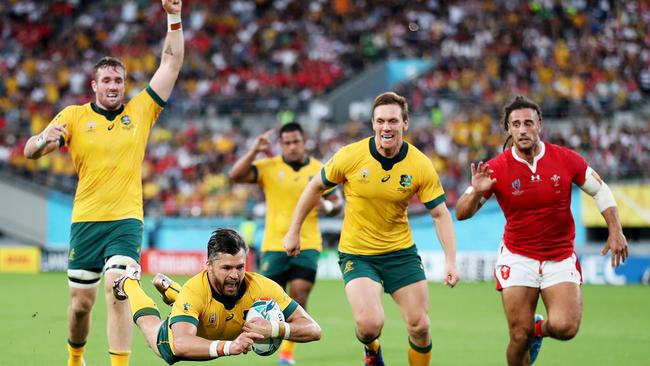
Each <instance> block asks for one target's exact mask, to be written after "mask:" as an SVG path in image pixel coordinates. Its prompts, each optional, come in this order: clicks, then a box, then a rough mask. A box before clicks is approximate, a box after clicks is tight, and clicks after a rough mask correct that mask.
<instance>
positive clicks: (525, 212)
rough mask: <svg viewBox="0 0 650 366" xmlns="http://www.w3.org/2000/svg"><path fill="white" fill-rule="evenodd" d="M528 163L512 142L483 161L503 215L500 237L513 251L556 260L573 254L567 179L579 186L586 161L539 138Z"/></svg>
mask: <svg viewBox="0 0 650 366" xmlns="http://www.w3.org/2000/svg"><path fill="white" fill-rule="evenodd" d="M540 144H541V147H542V149H541V151H540V153H539V154H538V155H537V156H536V157H535V159H534V161H533V164H532V165H530V164H528V162H526V161H525V160H523V159H521V158H519V157H518V156H516V155H515V152H514V147H513V148H511V149H509V150H506V151H504V152H503V153H502V154H500V155H499V156H497V157H495V158H494V159H491V160H490V161H488V163H489V164H490V168H491V169H492V170H494V174H493V175H492V177H493V178H496V179H497V182H496V184H495V185H494V186H493V187H492V191H489V192H486V194H485V197H486V198H489V197H490V196H491V195H492V194H493V193H494V194H495V195H496V198H497V202H498V203H499V206H501V209H502V210H503V214H504V215H505V217H506V227H505V231H504V233H503V241H504V243H505V245H506V247H507V248H508V249H509V250H510V251H511V252H513V253H517V254H521V255H524V256H526V257H529V258H534V259H537V260H562V259H565V258H568V257H569V256H571V254H572V253H573V240H574V238H575V224H574V222H573V216H572V215H571V183H575V184H577V185H583V184H584V182H585V172H586V170H587V162H586V161H585V159H583V158H582V157H581V156H580V155H579V154H578V153H576V152H575V151H573V150H570V149H568V148H565V147H562V146H558V145H554V144H550V143H543V142H541V141H540Z"/></svg>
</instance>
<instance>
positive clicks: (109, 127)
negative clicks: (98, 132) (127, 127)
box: [108, 122, 115, 131]
mask: <svg viewBox="0 0 650 366" xmlns="http://www.w3.org/2000/svg"><path fill="white" fill-rule="evenodd" d="M113 127H115V122H113V123H111V124H110V125H108V130H109V131H110V130H112V129H113Z"/></svg>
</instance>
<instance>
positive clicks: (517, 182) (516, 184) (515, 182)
mask: <svg viewBox="0 0 650 366" xmlns="http://www.w3.org/2000/svg"><path fill="white" fill-rule="evenodd" d="M511 185H512V189H514V191H512V194H513V195H515V196H519V195H520V194H522V193H524V191H522V190H521V181H520V180H519V179H515V180H513V181H512V184H511Z"/></svg>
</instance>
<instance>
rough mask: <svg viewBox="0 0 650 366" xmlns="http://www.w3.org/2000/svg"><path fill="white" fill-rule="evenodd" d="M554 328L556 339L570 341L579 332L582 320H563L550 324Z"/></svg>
mask: <svg viewBox="0 0 650 366" xmlns="http://www.w3.org/2000/svg"><path fill="white" fill-rule="evenodd" d="M549 325H550V328H551V330H552V333H553V334H552V336H553V338H555V339H559V340H562V341H568V340H569V339H572V338H574V337H575V336H576V335H577V334H578V329H579V328H580V322H576V321H566V320H565V321H562V322H559V323H556V324H549Z"/></svg>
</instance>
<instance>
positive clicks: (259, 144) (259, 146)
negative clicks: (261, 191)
mask: <svg viewBox="0 0 650 366" xmlns="http://www.w3.org/2000/svg"><path fill="white" fill-rule="evenodd" d="M272 134H273V130H272V129H271V130H268V131H266V132H264V133H263V134H262V135H260V136H257V138H255V143H253V146H251V148H250V149H249V150H248V151H247V152H246V154H244V155H243V156H242V157H241V158H239V159H238V160H237V161H236V162H235V164H234V165H233V166H232V169H230V172H229V173H228V178H230V180H231V181H233V182H235V183H254V182H255V180H256V179H257V177H256V174H255V172H254V171H253V161H254V160H255V157H256V156H257V154H258V153H259V152H260V151H264V150H266V149H268V148H269V145H270V144H271V135H272Z"/></svg>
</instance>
